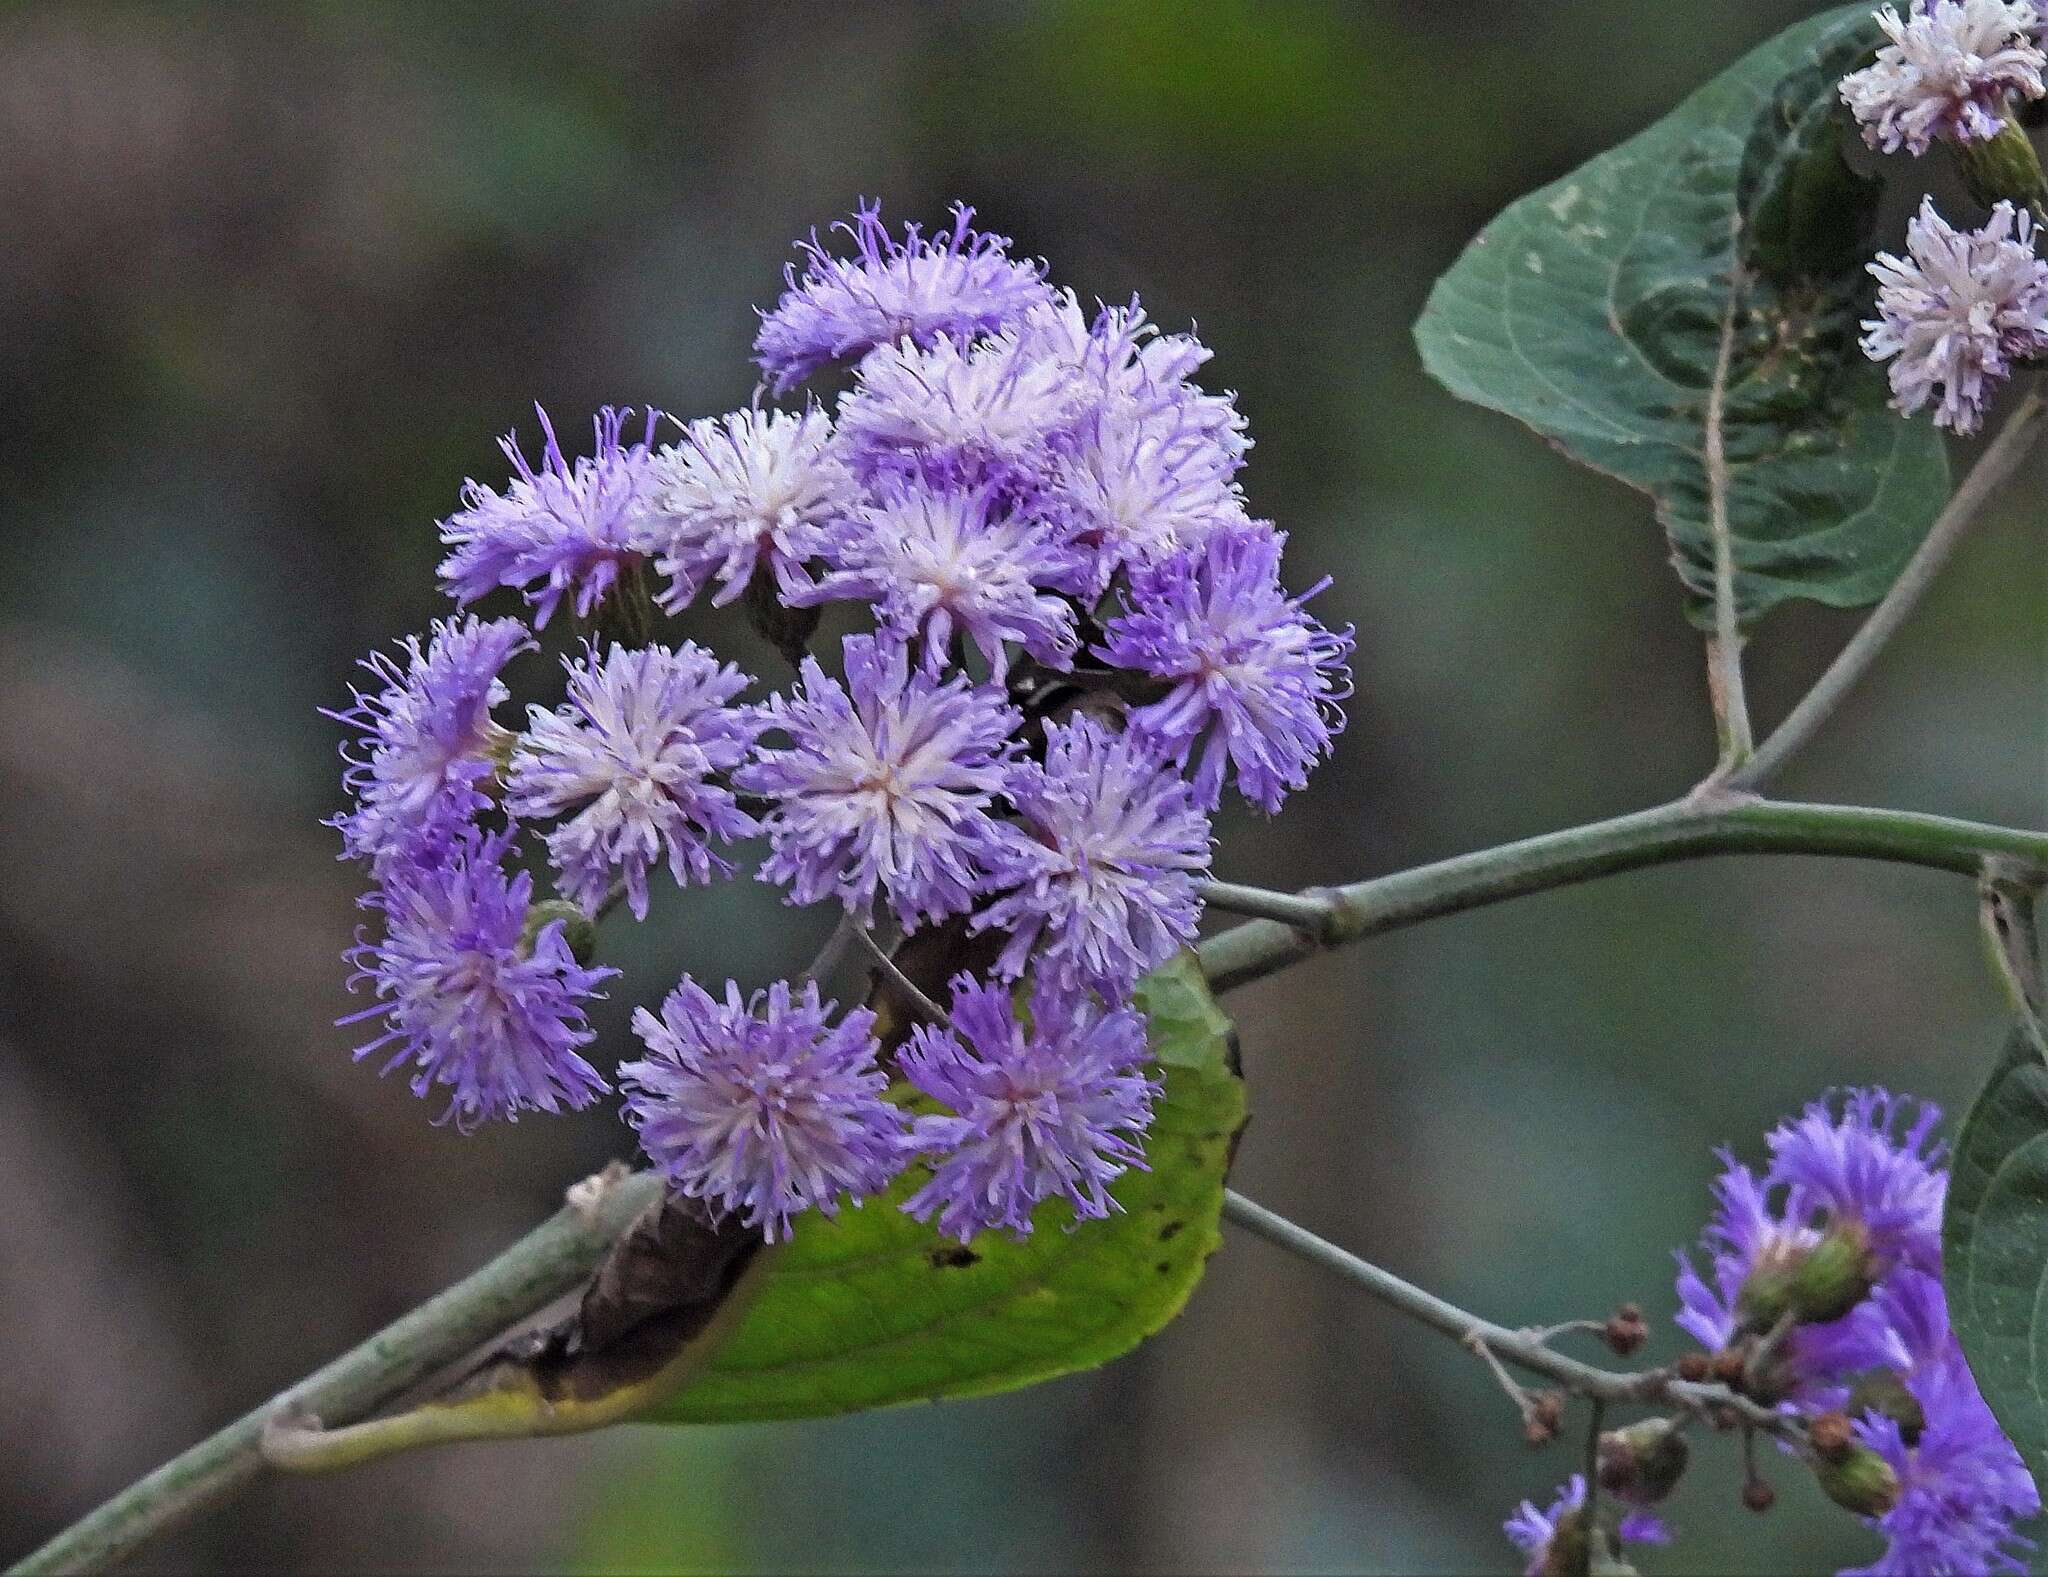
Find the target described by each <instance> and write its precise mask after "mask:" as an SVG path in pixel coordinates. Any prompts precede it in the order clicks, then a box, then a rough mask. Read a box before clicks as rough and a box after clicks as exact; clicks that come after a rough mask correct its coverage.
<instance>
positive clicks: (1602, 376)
mask: <svg viewBox="0 0 2048 1577" xmlns="http://www.w3.org/2000/svg"><path fill="white" fill-rule="evenodd" d="M1877 37H1878V35H1877V32H1876V29H1875V26H1874V24H1873V22H1872V20H1871V7H1869V6H1867V5H1853V6H1849V7H1846V8H1843V9H1841V10H1837V11H1832V12H1829V13H1827V14H1826V15H1823V16H1820V17H1816V18H1814V19H1812V20H1810V21H1808V22H1805V23H1802V24H1800V25H1799V26H1796V27H1794V28H1792V29H1791V30H1790V31H1788V32H1786V33H1784V34H1781V35H1780V36H1779V37H1778V38H1776V39H1774V40H1772V41H1771V42H1770V43H1768V44H1766V45H1764V46H1763V47H1762V48H1760V49H1758V50H1756V51H1755V52H1753V53H1752V54H1750V55H1748V56H1747V57H1745V58H1744V59H1743V60H1742V61H1740V62H1739V63H1737V64H1736V65H1735V66H1733V67H1732V68H1730V69H1729V70H1728V71H1727V72H1725V73H1724V74H1723V75H1721V76H1720V77H1718V78H1716V79H1715V80H1714V81H1713V82H1711V83H1709V84H1708V85H1707V86H1706V87H1705V88H1703V89H1702V90H1701V91H1700V92H1699V93H1697V94H1695V95H1694V96H1693V97H1692V98H1690V99H1688V100H1687V101H1686V102H1685V103H1684V104H1683V105H1681V106H1680V107H1679V108H1678V109H1677V110H1676V111H1674V112H1673V113H1672V114H1671V115H1669V116H1668V117H1666V118H1665V119H1664V120H1662V121H1660V122H1658V123H1657V124H1656V125H1655V126H1652V127H1651V128H1650V129H1649V130H1647V131H1645V132H1643V133H1641V134H1640V135H1639V136H1637V137H1635V138H1633V139H1632V140H1630V141H1629V142H1626V143H1624V144H1622V145H1621V146H1620V147H1618V148H1615V149H1613V150H1611V151H1609V152H1607V153H1604V154H1602V155H1601V156H1600V157H1598V158H1596V159H1594V160H1593V161H1592V162H1590V163H1589V164H1586V165H1584V166H1583V167H1581V168H1580V169H1579V170H1577V171H1575V172H1574V173H1573V174H1571V175H1568V176H1566V177H1565V178H1564V179H1563V180H1561V181H1558V182H1556V183H1555V184H1554V185H1551V186H1548V187H1546V188H1544V189H1543V190H1541V191H1539V192H1536V193H1534V194H1532V195H1531V196H1529V197H1526V198H1524V199H1522V200H1521V201H1520V202H1517V203H1515V204H1514V205H1513V206H1512V207H1510V208H1509V209H1507V211H1506V212H1504V213H1503V214H1501V215H1500V217H1499V218H1497V219H1496V220H1495V221H1494V222H1493V223H1492V224H1490V225H1489V226H1487V228H1486V229H1485V231H1483V232H1482V233H1481V235H1480V236H1479V238H1478V239H1477V240H1476V241H1474V242H1473V243H1472V245H1471V246H1470V248H1468V249H1467V251H1466V252H1465V254H1464V256H1463V257H1461V258H1460V259H1459V260H1458V262H1457V263H1456V264H1455V265H1454V266H1453V267H1452V269H1451V270H1450V272H1449V273H1447V274H1446V275H1445V276H1444V277H1443V279H1442V280H1440V281H1439V282H1438V284H1437V287H1436V289H1435V291H1434V293H1433V294H1432V295H1431V297H1430V301H1429V305H1428V308H1427V309H1426V310H1425V312H1424V314H1423V316H1422V319H1421V321H1420V322H1419V323H1418V324H1417V326H1416V337H1417V340H1418V343H1419V344H1420V347H1421V350H1422V356H1423V360H1424V363H1425V364H1426V365H1427V367H1428V368H1429V370H1430V371H1431V372H1432V373H1433V374H1434V375H1435V376H1436V377H1437V378H1439V379H1440V380H1442V382H1443V383H1444V384H1445V385H1446V386H1447V387H1448V388H1449V389H1450V390H1451V391H1452V392H1453V393H1454V394H1457V395H1458V396H1459V397H1461V398H1463V399H1466V400H1470V401H1473V402H1475V403H1476V404H1479V405H1483V406H1486V407H1488V408H1490V409H1493V410H1497V411H1502V412H1505V413H1506V414H1508V415H1510V416H1513V417H1516V418H1518V419H1519V420H1521V421H1523V422H1526V423H1528V424H1529V425H1530V426H1531V427H1533V428H1535V429H1536V430H1537V431H1538V432H1540V433H1541V434H1543V435H1544V436H1545V437H1546V438H1549V439H1551V440H1553V441H1554V442H1555V443H1557V444H1558V445H1559V446H1560V447H1561V448H1562V449H1563V450H1564V451H1565V452H1566V453H1567V454H1569V455H1571V456H1572V457H1574V458H1575V459H1578V460H1580V461H1582V462H1583V463H1585V464H1587V465H1591V466H1594V467H1596V468H1598V469H1600V470H1602V471H1605V472H1608V473H1610V474H1611V475H1613V476H1616V477H1618V478H1620V479H1621V480H1623V481H1625V482H1628V483H1630V484H1631V485H1633V486H1635V487H1638V488H1641V489H1642V490H1644V491H1645V492H1648V493H1649V494H1650V495H1651V496H1652V498H1653V499H1654V500H1655V502H1656V507H1657V515H1658V519H1659V520H1660V521H1661V522H1662V524H1663V525H1664V528H1665V530H1666V532H1667V534H1668V535H1669V537H1670V541H1671V546H1672V560H1673V563H1674V564H1675V566H1676V567H1677V570H1678V573H1679V576H1680V578H1681V580H1683V582H1684V583H1685V586H1686V588H1687V590H1688V592H1689V593H1690V594H1691V595H1690V597H1689V599H1688V604H1689V611H1690V612H1691V613H1692V615H1693V616H1694V618H1695V619H1697V620H1699V621H1700V622H1702V623H1704V624H1707V625H1709V626H1711V624H1712V612H1711V608H1712V597H1713V589H1714V550H1713V538H1712V534H1711V531H1710V518H1711V509H1710V501H1709V500H1710V486H1709V467H1708V460H1707V455H1708V442H1707V423H1708V415H1709V410H1710V391H1711V388H1712V385H1713V382H1714V378H1715V370H1716V365H1717V362H1718V360H1719V353H1720V351H1721V347H1722V339H1723V335H1724V333H1726V334H1727V335H1728V349H1729V357H1728V377H1727V382H1726V384H1725V401H1724V404H1725V411H1726V416H1725V420H1724V422H1723V423H1722V431H1723V435H1724V438H1725V446H1726V454H1727V459H1728V470H1727V476H1728V482H1727V487H1726V497H1727V506H1728V519H1729V524H1730V528H1731V530H1730V536H1731V540H1732V545H1733V551H1734V559H1735V567H1736V576H1735V592H1736V607H1737V612H1738V615H1739V617H1740V618H1741V620H1742V621H1743V622H1744V623H1748V622H1751V621H1753V620H1755V619H1757V618H1759V617H1760V616H1762V615H1763V614H1764V613H1766V612H1768V611H1769V610H1770V609H1771V608H1773V607H1775V606H1776V605H1777V604H1779V603H1780V602H1783V601H1785V600H1787V599H1788V598H1793V597H1806V598H1811V599H1813V600H1815V601H1819V602H1824V603H1828V604H1831V605H1833V606H1838V607H1853V606H1857V605H1860V604H1864V603H1868V602H1874V601H1876V600H1877V599H1878V598H1879V597H1881V596H1882V595H1883V594H1884V592H1885V590H1886V589H1887V588H1888V587H1889V586H1890V585H1891V583H1892V581H1893V580H1894V579H1895V578H1896V576H1897V574H1898V571H1899V569H1900V568H1901V567H1902V566H1903V564H1904V562H1905V560H1906V558H1907V556H1908V555H1910V554H1911V552H1912V550H1913V548H1914V547H1915V546H1916V545H1917V544H1918V543H1919V541H1920V539H1921V537H1922V536H1924V535H1925V533H1926V530H1927V527H1928V526H1929V525H1930V524H1931V523H1932V521H1933V519H1934V517H1935V515H1936V514H1937V513H1938V512H1939V511H1940V509H1941V506H1942V504H1943V503H1944V502H1945V501H1946V499H1947V497H1948V492H1949V479H1948V465H1947V459H1946V456H1945V453H1944V451H1943V447H1942V443H1941V438H1940V435H1939V434H1938V433H1937V432H1935V431H1934V429H1933V428H1932V427H1931V426H1930V425H1929V424H1928V423H1927V422H1925V421H1924V420H1923V421H1919V422H1908V421H1906V420H1904V419H1902V418H1900V417H1898V416H1897V415H1895V414H1894V413H1892V412H1891V411H1890V410H1889V409H1887V407H1886V403H1885V402H1886V389H1885V383H1884V378H1883V375H1882V372H1881V370H1880V369H1878V368H1876V367H1873V366H1871V365H1870V364H1869V363H1868V362H1867V361H1866V360H1865V359H1864V358H1863V356H1862V355H1861V353H1860V351H1859V350H1858V349H1857V347H1856V345H1855V339H1856V334H1857V322H1858V319H1859V317H1860V316H1862V315H1863V314H1864V313H1865V312H1866V310H1867V307H1868V304H1869V288H1870V287H1869V281H1868V279H1867V276H1866V275H1865V274H1864V273H1863V270H1862V268H1861V266H1860V265H1861V262H1862V261H1863V260H1864V258H1865V257H1866V256H1867V253H1866V252H1865V251H1864V250H1863V248H1862V240H1861V231H1862V228H1863V226H1864V224H1865V222H1866V221H1867V220H1868V219H1869V217H1870V216H1871V213H1872V212H1873V210H1874V202H1875V193H1874V191H1872V190H1867V189H1866V183H1863V182H1860V181H1859V180H1857V178H1855V177H1854V176H1852V175H1851V174H1850V172H1849V170H1848V168H1847V166H1846V165H1844V164H1842V162H1841V161H1840V159H1839V154H1838V150H1839V137H1840V131H1839V126H1838V124H1837V122H1836V120H1835V119H1834V117H1833V110H1832V101H1833V95H1834V93H1835V85H1836V83H1837V82H1838V81H1839V79H1840V78H1841V76H1842V75H1843V73H1844V72H1845V71H1847V70H1850V69H1854V67H1855V66H1856V65H1857V64H1858V63H1859V62H1860V61H1861V60H1862V58H1863V57H1864V56H1865V55H1867V54H1868V53H1869V51H1870V50H1871V48H1872V47H1873V46H1874V44H1875V43H1876V41H1877Z"/></svg>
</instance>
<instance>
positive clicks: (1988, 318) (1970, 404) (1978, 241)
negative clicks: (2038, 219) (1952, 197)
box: [1863, 197, 2048, 433]
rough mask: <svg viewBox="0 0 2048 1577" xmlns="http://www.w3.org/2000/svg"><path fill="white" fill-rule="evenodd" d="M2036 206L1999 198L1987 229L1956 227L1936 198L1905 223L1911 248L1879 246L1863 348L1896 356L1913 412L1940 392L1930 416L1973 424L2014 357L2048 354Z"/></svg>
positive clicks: (1902, 403) (1895, 394)
mask: <svg viewBox="0 0 2048 1577" xmlns="http://www.w3.org/2000/svg"><path fill="white" fill-rule="evenodd" d="M2035 234H2036V226H2035V224H2034V217H2033V215H2032V214H2028V213H2023V212H2020V211H2019V210H2016V209H2015V208H2014V207H2013V205H2012V204H2011V203H2000V204H1999V205H1998V206H1997V207H1996V208H1995V209H1993V210H1992V214H1991V219H1990V221H1989V222H1988V223H1987V224H1986V225H1985V226H1984V227H1983V228H1982V229H1981V230H1957V229H1955V228H1954V227H1952V226H1951V225H1950V224H1949V223H1948V221H1947V220H1945V219H1943V218H1942V217H1941V215H1940V214H1938V213H1937V212H1935V209H1934V199H1933V198H1931V197H1930V198H1928V199H1926V200H1925V201H1924V202H1923V203H1922V204H1921V205H1920V212H1919V214H1918V216H1917V217H1916V218H1914V219H1913V221H1912V222H1911V223H1910V224H1909V225H1908V226H1907V227H1906V254H1907V255H1906V256H1905V257H1896V256H1894V255H1892V254H1891V253H1889V252H1885V253H1880V254H1879V255H1878V259H1877V261H1876V262H1874V263H1872V264H1871V265H1870V272H1871V273H1873V274H1875V275H1876V276H1877V281H1878V293H1877V316H1876V317H1875V318H1873V319H1871V320H1869V321H1868V322H1866V323H1865V324H1864V325H1863V328H1864V335H1863V350H1864V353H1865V354H1866V355H1868V356H1870V357H1871V358H1872V359H1873V360H1875V361H1887V360H1889V361H1890V362H1891V364H1892V365H1891V384H1892V403H1893V404H1894V405H1895V406H1896V407H1897V408H1898V409H1899V410H1900V411H1903V412H1905V413H1906V414H1907V415H1911V414H1912V413H1913V412H1915V411H1918V410H1919V409H1921V408H1922V407H1923V406H1925V405H1926V404H1927V403H1928V402H1929V401H1930V400H1937V396H1938V400H1937V403H1936V405H1935V411H1934V425H1935V426H1937V427H1946V428H1949V429H1950V430H1952V431H1954V432H1958V433H1974V432H1975V431H1977V429H1978V428H1979V427H1981V426H1983V424H1984V410H1985V407H1986V405H1987V404H1988V403H1989V402H1990V399H1991V396H1992V395H1993V394H1994V393H1995V392H1996V391H1997V389H1998V386H1999V385H2000V384H2001V383H2003V382H2004V381H2005V380H2006V379H2007V378H2008V377H2010V376H2011V375H2012V371H2013V368H2014V366H2015V365H2016V364H2017V363H2019V362H2023V361H2026V360H2028V359H2030V358H2035V357H2048V260H2044V259H2042V258H2040V257H2039V256H2037V255H2036V254H2035V251H2034V238H2035Z"/></svg>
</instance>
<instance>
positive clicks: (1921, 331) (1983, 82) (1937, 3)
mask: <svg viewBox="0 0 2048 1577" xmlns="http://www.w3.org/2000/svg"><path fill="white" fill-rule="evenodd" d="M1877 21H1878V25H1879V26H1880V27H1881V28H1882V29H1883V30H1884V33H1885V36H1886V38H1887V39H1888V40H1889V42H1888V43H1887V44H1886V45H1885V46H1884V48H1882V49H1880V50H1879V51H1878V55H1877V60H1876V62H1875V64H1873V65H1871V66H1869V67H1867V68H1865V69H1864V70H1862V71H1858V72H1855V73H1852V74H1851V75H1850V76H1848V77H1845V78H1844V79H1843V80H1842V84H1841V93H1842V99H1843V102H1845V103H1846V104H1847V105H1848V106H1849V108H1850V110H1851V112H1852V113H1853V114H1854V115H1855V117H1856V120H1857V121H1858V122H1859V123H1860V124H1861V126H1862V128H1863V135H1864V138H1865V140H1866V141H1868V142H1869V144H1870V145H1871V146H1872V147H1873V148H1882V149H1883V150H1884V151H1885V152H1887V153H1897V152H1899V151H1901V150H1902V149H1903V150H1904V151H1906V152H1908V153H1911V154H1913V155H1915V156H1916V157H1917V156H1918V155H1921V154H1924V153H1926V152H1927V151H1928V150H1929V149H1930V148H1932V147H1933V146H1934V144H1935V143H1937V142H1946V143H1950V144H1953V145H1955V146H1956V147H1959V148H1962V149H1964V150H1965V151H1966V153H1967V152H1968V150H1970V149H1971V148H1973V147H1974V146H1976V145H1980V144H1983V143H1987V142H1990V141H1991V140H1992V139H1994V138H1998V137H2000V136H2001V134H2002V133H2005V132H2006V130H2007V128H2008V126H2009V125H2010V124H2011V116H2012V111H2013V108H2014V106H2015V105H2016V104H2018V103H2020V102H2023V101H2026V100H2029V99H2039V98H2041V97H2042V96H2043V93H2044V91H2048V81H2044V74H2048V6H2044V5H2040V4H2039V3H2038V0H1912V5H1911V7H1910V9H1909V10H1908V12H1907V14H1906V15H1905V16H1903V17H1902V16H1901V15H1900V14H1899V13H1898V11H1897V10H1896V9H1894V8H1893V7H1890V6H1886V7H1884V8H1883V9H1882V10H1880V11H1879V12H1878V13H1877ZM2012 143H2013V146H2012V148H2011V149H2009V150H2007V151H2006V152H2005V153H2003V154H2001V155H2000V156H1999V157H2000V158H2001V159H2004V160H2005V161H2007V162H2015V161H2017V164H2018V165H2026V164H2031V166H2032V168H2031V174H2027V173H2024V172H2023V171H2022V170H2020V169H2018V168H2015V169H2014V170H2013V171H2011V172H2008V173H2005V174H2002V175H2001V176H2000V177H1999V178H1998V179H1997V180H1995V181H1993V182H1991V183H1990V185H1991V186H1992V187H1993V190H1992V191H1991V193H1990V194H1989V195H1990V196H1997V195H1998V194H1999V193H1998V189H1999V188H2003V189H2005V190H2006V192H2007V193H2008V194H2009V195H2010V196H2012V197H2013V198H2015V199H2017V202H2013V201H2004V202H1999V203H1998V204H1997V205H1996V207H1994V208H1993V210H1992V214H1991V218H1990V221H1989V222H1988V223H1987V224H1985V225H1984V226H1983V227H1982V228H1980V229H1976V230H1970V229H1962V228H1958V227H1956V226H1953V225H1951V224H1950V223H1949V222H1948V221H1947V220H1946V219H1944V218H1943V217H1942V216H1941V215H1940V214H1939V213H1937V212H1936V211H1935V207H1934V199H1933V198H1931V197H1930V198H1928V199H1926V200H1925V201H1924V202H1923V203H1922V205H1921V208H1920V212H1919V214H1918V216H1917V217H1916V218H1914V219H1913V221H1912V222H1911V223H1910V224H1909V225H1908V227H1907V231H1906V255H1905V256H1903V257H1899V256H1894V255H1893V254H1891V253H1888V252H1886V253H1880V254H1879V255H1878V258H1877V260H1876V261H1875V262H1873V263H1872V264H1871V265H1870V272H1871V273H1872V274H1873V275H1874V276H1876V279H1877V283H1878V297H1877V313H1878V315H1877V316H1876V317H1875V318H1873V319H1871V320H1869V321H1867V322H1866V323H1865V324H1864V325H1863V328H1864V337H1863V350H1864V353H1865V354H1866V355H1867V356H1869V357H1870V358H1871V359H1872V360H1873V361H1888V362H1890V363H1891V368H1890V376H1891V386H1892V404H1893V405H1894V406H1895V407H1896V408H1897V409H1898V410H1899V411H1900V412H1902V413H1904V414H1905V415H1908V416H1910V415H1913V414H1914V413H1915V412H1917V411H1919V410H1921V409H1922V408H1924V407H1925V406H1926V405H1928V404H1929V403H1930V402H1932V403H1933V404H1934V424H1935V426H1937V427H1945V428H1948V429H1949V430H1951V431H1953V432H1957V433H1966V434H1967V433H1974V432H1976V431H1977V430H1978V428H1980V427H1981V426H1983V424H1984V413H1985V408H1986V407H1987V405H1988V404H1989V403H1990V400H1991V397H1992V395H1993V394H1994V393H1995V392H1996V391H1997V389H1998V387H1999V386H2000V385H2001V384H2003V383H2004V382H2005V380H2006V379H2007V378H2009V377H2010V376H2011V375H2012V373H2013V372H2014V370H2015V369H2016V368H2017V367H2018V366H2019V365H2020V364H2022V363H2026V362H2029V361H2034V362H2040V361H2043V360H2048V260H2044V259H2042V258H2041V257H2040V256H2039V255H2038V254H2037V253H2036V251H2035V237H2036V233H2037V232H2036V226H2035V223H2034V217H2033V215H2032V214H2029V213H2027V212H2026V211H2025V207H2026V204H2027V202H2028V201H2030V200H2031V201H2034V202H2035V203H2036V206H2038V199H2039V193H2040V192H2041V191H2042V190H2043V189H2044V188H2043V186H2042V178H2041V172H2040V166H2039V161H2038V159H2036V158H2035V156H2034V154H2033V152H2032V150H2031V149H2030V148H2029V147H2028V144H2027V142H2026V139H2025V137H2024V136H2023V135H2021V134H2020V133H2018V132H2017V131H2014V132H2013V133H2012ZM2001 146H2003V145H2001ZM1970 184H1971V186H1972V189H1973V190H1976V189H1979V186H1980V183H1979V181H1978V179H1977V174H1976V172H1974V171H1973V172H1972V175H1971V183H1970ZM1987 200H1988V198H1987Z"/></svg>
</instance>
